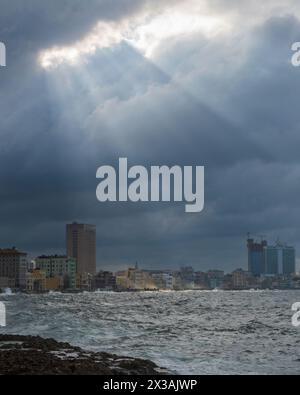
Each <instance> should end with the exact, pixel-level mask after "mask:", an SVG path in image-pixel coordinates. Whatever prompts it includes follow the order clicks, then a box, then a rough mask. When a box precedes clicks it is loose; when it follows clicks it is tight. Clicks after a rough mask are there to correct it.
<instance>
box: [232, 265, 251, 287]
mask: <svg viewBox="0 0 300 395" xmlns="http://www.w3.org/2000/svg"><path fill="white" fill-rule="evenodd" d="M251 283H252V282H251V274H250V273H249V272H246V271H245V270H243V269H237V270H235V271H234V272H232V288H233V289H248V288H249V287H251Z"/></svg>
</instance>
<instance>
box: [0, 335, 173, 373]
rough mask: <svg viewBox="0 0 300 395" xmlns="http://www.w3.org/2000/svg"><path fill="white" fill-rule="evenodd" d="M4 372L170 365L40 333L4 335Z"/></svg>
mask: <svg viewBox="0 0 300 395" xmlns="http://www.w3.org/2000/svg"><path fill="white" fill-rule="evenodd" d="M0 374H2V375H3V374H4V375H29V374H30V375H161V374H168V372H167V370H166V369H162V368H159V367H158V366H157V365H155V363H153V362H151V361H148V360H143V359H139V358H130V357H120V356H117V355H114V354H108V353H105V352H89V351H85V350H82V349H81V348H79V347H74V346H71V345H70V344H68V343H62V342H57V341H56V340H54V339H43V338H42V337H39V336H18V335H0Z"/></svg>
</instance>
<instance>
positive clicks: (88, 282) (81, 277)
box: [76, 273, 94, 292]
mask: <svg viewBox="0 0 300 395" xmlns="http://www.w3.org/2000/svg"><path fill="white" fill-rule="evenodd" d="M93 278H94V276H93V275H92V274H90V273H77V275H76V288H77V289H80V290H82V291H87V292H91V291H92V290H93Z"/></svg>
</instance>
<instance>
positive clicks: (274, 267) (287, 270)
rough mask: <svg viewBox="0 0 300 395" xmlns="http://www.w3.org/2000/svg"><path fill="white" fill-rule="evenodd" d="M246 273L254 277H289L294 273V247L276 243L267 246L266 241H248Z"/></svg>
mask: <svg viewBox="0 0 300 395" xmlns="http://www.w3.org/2000/svg"><path fill="white" fill-rule="evenodd" d="M247 241H248V244H247V246H248V271H249V272H250V273H251V274H252V275H254V276H261V275H286V276H288V275H291V274H294V273H295V272H296V253H295V248H294V247H289V246H287V245H285V244H282V243H280V242H277V243H276V244H275V245H274V246H271V245H268V243H267V241H266V240H262V241H261V242H255V241H254V240H253V239H250V238H249V239H248V240H247Z"/></svg>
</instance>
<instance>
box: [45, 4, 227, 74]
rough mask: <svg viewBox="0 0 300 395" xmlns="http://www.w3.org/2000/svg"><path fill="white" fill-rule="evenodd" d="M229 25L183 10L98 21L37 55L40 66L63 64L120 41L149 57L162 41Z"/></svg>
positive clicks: (212, 32) (216, 31)
mask: <svg viewBox="0 0 300 395" xmlns="http://www.w3.org/2000/svg"><path fill="white" fill-rule="evenodd" d="M229 27H230V26H229V24H228V22H226V21H225V20H224V19H221V18H219V17H215V16H210V15H202V14H197V13H196V14H195V13H191V12H187V11H184V10H181V9H179V10H176V9H171V10H166V11H164V12H163V13H161V14H159V15H155V16H152V17H151V18H149V16H147V15H143V16H142V17H138V18H133V19H131V20H128V21H126V22H120V23H118V24H117V23H110V22H99V23H98V24H97V25H96V27H94V28H93V30H92V31H91V33H89V34H88V35H87V36H86V37H85V38H83V39H82V40H80V41H78V42H76V43H74V44H73V45H71V46H65V47H63V46H62V47H53V48H50V49H46V50H44V51H42V52H41V53H40V54H39V63H40V65H41V66H42V67H43V68H45V69H47V68H53V67H57V66H58V65H60V64H62V63H68V64H70V65H72V64H73V65H74V64H78V62H82V61H84V59H85V58H86V56H88V55H91V54H93V53H95V51H96V50H98V49H103V48H110V47H113V46H114V45H117V44H119V43H120V42H122V41H126V42H128V43H129V44H130V45H132V46H133V47H135V48H136V49H137V50H139V51H140V52H141V53H142V54H143V55H144V56H145V57H148V58H151V57H152V56H153V54H154V52H155V49H156V48H158V47H159V45H160V44H161V43H162V42H164V41H165V40H168V39H171V38H174V37H177V36H182V35H189V34H195V33H202V34H203V35H205V36H206V37H212V36H214V35H216V34H219V33H220V32H224V31H227V30H228V29H229Z"/></svg>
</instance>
